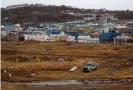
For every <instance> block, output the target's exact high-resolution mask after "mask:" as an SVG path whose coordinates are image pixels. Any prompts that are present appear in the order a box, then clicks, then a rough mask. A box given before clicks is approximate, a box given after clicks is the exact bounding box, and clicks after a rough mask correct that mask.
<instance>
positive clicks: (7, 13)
mask: <svg viewBox="0 0 133 90" xmlns="http://www.w3.org/2000/svg"><path fill="white" fill-rule="evenodd" d="M66 11H73V12H74V13H77V12H80V13H90V12H92V11H93V10H91V9H80V8H73V7H69V6H65V5H62V6H43V7H38V6H26V7H22V8H17V9H9V10H4V9H3V8H2V9H1V13H2V15H1V17H2V23H3V22H4V21H9V22H12V23H24V22H32V21H33V22H64V21H71V20H75V19H83V17H81V16H72V15H68V14H64V13H63V12H66ZM97 13H114V14H116V17H117V18H118V19H120V20H125V19H127V20H131V19H133V12H132V11H128V12H127V11H105V12H104V11H101V10H99V11H98V12H97ZM6 17H8V20H4V18H6Z"/></svg>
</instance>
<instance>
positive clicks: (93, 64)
mask: <svg viewBox="0 0 133 90" xmlns="http://www.w3.org/2000/svg"><path fill="white" fill-rule="evenodd" d="M98 68H99V64H98V63H96V62H88V63H87V64H86V65H85V66H84V67H83V72H91V71H92V70H97V69H98Z"/></svg>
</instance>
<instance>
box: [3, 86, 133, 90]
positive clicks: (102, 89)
mask: <svg viewBox="0 0 133 90" xmlns="http://www.w3.org/2000/svg"><path fill="white" fill-rule="evenodd" d="M1 90H133V85H68V86H26V85H2V86H1Z"/></svg>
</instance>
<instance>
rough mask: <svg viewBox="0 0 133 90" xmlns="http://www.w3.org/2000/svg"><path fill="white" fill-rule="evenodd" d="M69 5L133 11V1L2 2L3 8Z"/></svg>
mask: <svg viewBox="0 0 133 90" xmlns="http://www.w3.org/2000/svg"><path fill="white" fill-rule="evenodd" d="M25 3H27V4H35V3H40V4H44V5H68V6H73V7H78V8H85V9H100V8H106V9H108V10H127V9H129V10H133V0H1V7H7V6H9V5H15V4H25Z"/></svg>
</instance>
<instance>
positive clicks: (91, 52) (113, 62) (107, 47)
mask: <svg viewBox="0 0 133 90" xmlns="http://www.w3.org/2000/svg"><path fill="white" fill-rule="evenodd" d="M132 53H133V44H128V45H126V46H124V45H122V46H121V45H111V44H96V45H92V44H71V45H67V44H66V43H40V42H34V41H33V42H32V43H31V42H29V41H26V42H21V43H17V42H10V44H9V43H8V42H2V61H1V66H2V69H4V68H5V69H9V70H11V71H12V72H13V73H18V72H21V73H23V72H25V71H29V72H32V71H35V72H36V73H37V76H36V78H33V80H34V79H37V78H38V79H37V80H42V78H43V77H50V78H51V77H52V78H127V77H133V71H132V69H133V65H132V60H130V61H128V58H129V57H131V56H132ZM63 55H64V56H63ZM19 56H24V57H26V58H28V59H30V61H28V62H19V61H18V62H12V61H11V59H14V60H16V59H18V57H19ZM60 56H61V57H64V58H66V57H69V58H72V61H64V62H61V63H60V62H57V58H58V57H60ZM89 56H93V58H92V57H89ZM121 56H124V57H125V58H119V57H121ZM48 57H50V60H47V59H48ZM107 57H111V58H107ZM7 59H8V60H7ZM46 60H47V61H46ZM89 61H95V62H98V63H100V69H99V70H97V71H93V72H91V73H83V72H82V67H83V66H84V64H86V63H87V62H89ZM127 63H129V64H128V65H127ZM73 66H78V67H79V69H78V70H76V71H75V72H69V69H71V68H72V67H73ZM15 75H16V76H15V77H16V78H18V80H20V79H24V78H22V76H19V75H18V74H15ZM40 77H41V78H40ZM26 80H27V79H26Z"/></svg>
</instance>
